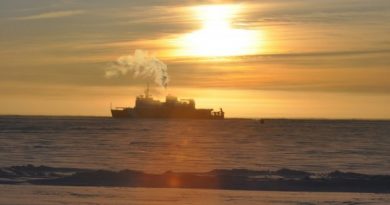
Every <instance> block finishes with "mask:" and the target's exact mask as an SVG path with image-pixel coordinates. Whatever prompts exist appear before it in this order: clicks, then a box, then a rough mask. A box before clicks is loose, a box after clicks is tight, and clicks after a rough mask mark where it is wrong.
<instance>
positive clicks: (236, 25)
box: [0, 0, 390, 118]
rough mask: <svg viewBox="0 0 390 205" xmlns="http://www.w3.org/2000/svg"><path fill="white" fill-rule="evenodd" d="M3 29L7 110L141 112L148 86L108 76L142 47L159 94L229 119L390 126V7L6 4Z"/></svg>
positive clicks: (1, 99)
mask: <svg viewBox="0 0 390 205" xmlns="http://www.w3.org/2000/svg"><path fill="white" fill-rule="evenodd" d="M209 8H211V9H209ZM226 8H233V9H232V10H229V9H226ZM224 15H225V16H224ZM222 18H223V20H220V19H222ZM216 19H217V20H220V21H223V22H222V23H226V25H222V24H221V28H219V27H218V25H220V24H218V23H220V22H217V20H216ZM0 26H1V29H0V48H1V49H0V62H1V65H0V114H42V115H46V114H49V115H55V114H58V115H109V114H110V113H109V106H110V103H111V102H112V103H113V105H115V106H124V105H133V100H134V97H135V96H136V95H138V94H140V93H142V91H143V89H144V85H145V82H144V80H142V79H134V78H133V77H132V76H131V75H124V76H119V77H116V78H106V77H105V71H106V69H107V67H108V66H109V65H110V63H112V62H114V61H116V60H117V58H118V57H120V56H123V55H129V54H132V53H134V51H135V50H136V49H142V50H147V51H149V52H151V53H153V54H154V55H155V56H157V57H158V58H159V59H160V60H162V61H163V62H165V63H166V64H167V65H168V69H169V75H170V79H171V81H170V84H169V86H168V89H167V90H164V89H162V88H159V87H158V86H155V88H154V92H155V95H156V96H157V97H161V98H162V97H163V96H164V95H165V94H166V93H172V94H175V95H178V96H179V97H183V98H188V97H193V98H195V99H196V101H197V106H198V107H211V108H219V107H223V108H224V110H225V111H226V113H227V116H228V117H299V118H301V117H314V118H390V106H389V105H390V1H389V0H370V1H368V0H300V1H298V0H296V1H295V0H272V1H271V0H263V1H206V0H204V1H196V0H189V1H185V0H184V1H183V0H181V1H173V0H142V1H136V0H133V1H128V0H111V1H103V0H34V1H28V0H1V1H0ZM216 27H218V29H216ZM222 27H223V28H222Z"/></svg>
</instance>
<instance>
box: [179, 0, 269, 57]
mask: <svg viewBox="0 0 390 205" xmlns="http://www.w3.org/2000/svg"><path fill="white" fill-rule="evenodd" d="M241 9H242V6H239V5H212V6H197V7H194V8H193V10H194V12H195V14H196V16H197V19H199V20H200V21H202V29H200V30H197V31H194V32H192V33H189V34H187V35H185V36H183V37H181V38H180V39H179V42H178V44H179V46H180V47H181V49H180V51H179V52H178V55H185V56H211V57H213V56H237V55H248V54H254V53H256V52H257V51H258V47H259V43H261V42H262V38H261V33H260V32H259V31H252V30H245V29H235V28H232V25H231V22H232V20H233V19H234V18H235V17H236V16H237V14H238V13H239V11H240V10H241Z"/></svg>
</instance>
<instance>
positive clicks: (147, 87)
mask: <svg viewBox="0 0 390 205" xmlns="http://www.w3.org/2000/svg"><path fill="white" fill-rule="evenodd" d="M145 97H146V98H149V83H148V84H147V85H146V90H145Z"/></svg>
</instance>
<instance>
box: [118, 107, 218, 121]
mask: <svg viewBox="0 0 390 205" xmlns="http://www.w3.org/2000/svg"><path fill="white" fill-rule="evenodd" d="M111 115H112V117H113V118H129V119H142V118H151V119H153V118H156V119H210V120H221V119H224V116H215V115H211V114H210V112H208V110H196V111H191V112H189V111H172V110H157V109H156V110H154V109H148V110H136V109H131V108H127V109H115V110H113V109H112V110H111Z"/></svg>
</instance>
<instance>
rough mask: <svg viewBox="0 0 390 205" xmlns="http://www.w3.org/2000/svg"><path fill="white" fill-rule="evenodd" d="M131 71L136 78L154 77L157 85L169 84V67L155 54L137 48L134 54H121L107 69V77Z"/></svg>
mask: <svg viewBox="0 0 390 205" xmlns="http://www.w3.org/2000/svg"><path fill="white" fill-rule="evenodd" d="M127 73H130V74H132V75H133V77H134V78H142V79H148V80H149V79H152V80H153V81H154V82H155V83H156V84H157V85H160V86H162V87H164V88H166V87H167V86H168V82H169V75H168V67H167V65H165V64H164V63H163V62H162V61H160V60H159V59H158V58H156V57H155V56H154V55H151V54H149V52H147V51H144V50H135V52H134V55H127V56H121V57H119V58H118V60H116V61H115V62H114V63H112V64H111V65H110V66H109V67H108V68H107V70H106V77H108V78H111V77H116V76H119V75H126V74H127Z"/></svg>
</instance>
